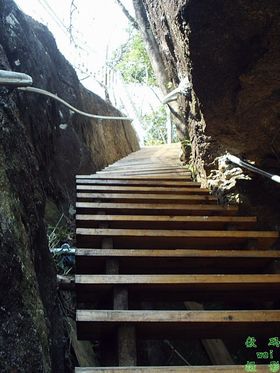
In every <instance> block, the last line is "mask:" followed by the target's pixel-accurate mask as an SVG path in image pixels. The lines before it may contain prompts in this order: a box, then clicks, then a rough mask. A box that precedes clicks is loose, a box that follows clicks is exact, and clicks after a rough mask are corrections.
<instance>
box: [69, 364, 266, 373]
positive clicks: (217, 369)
mask: <svg viewBox="0 0 280 373" xmlns="http://www.w3.org/2000/svg"><path fill="white" fill-rule="evenodd" d="M130 372H131V373H161V372H166V373H244V372H246V371H245V368H244V365H209V366H160V367H151V366H145V367H140V366H138V367H100V368H99V367H94V368H75V373H130ZM257 373H271V370H270V369H269V365H257Z"/></svg>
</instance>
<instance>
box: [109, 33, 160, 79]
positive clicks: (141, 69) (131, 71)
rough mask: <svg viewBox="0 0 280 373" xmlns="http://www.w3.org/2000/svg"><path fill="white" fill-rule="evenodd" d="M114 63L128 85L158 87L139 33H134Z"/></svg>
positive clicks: (120, 50)
mask: <svg viewBox="0 0 280 373" xmlns="http://www.w3.org/2000/svg"><path fill="white" fill-rule="evenodd" d="M118 55H119V56H118ZM112 63H113V65H114V68H115V69H117V70H118V71H120V73H121V74H122V76H123V79H124V81H125V82H126V83H140V84H147V85H156V79H155V75H154V72H153V69H152V66H151V62H150V59H149V57H148V54H147V51H146V49H145V46H144V43H143V39H142V37H141V35H140V33H139V32H133V34H132V37H131V38H130V40H129V41H128V43H127V44H126V45H123V46H122V47H121V48H120V49H119V50H118V51H116V52H115V55H114V56H113V61H112Z"/></svg>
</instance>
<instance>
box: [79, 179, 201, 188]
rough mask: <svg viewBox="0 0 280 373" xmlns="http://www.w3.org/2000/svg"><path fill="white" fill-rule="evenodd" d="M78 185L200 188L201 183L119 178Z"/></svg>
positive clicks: (84, 182)
mask: <svg viewBox="0 0 280 373" xmlns="http://www.w3.org/2000/svg"><path fill="white" fill-rule="evenodd" d="M76 183H77V184H79V185H87V184H90V185H135V186H136V185H137V186H141V185H143V186H149V185H153V186H161V187H162V186H166V187H178V188H179V187H182V188H186V187H200V183H196V182H193V181H164V180H151V179H150V180H143V179H141V178H140V179H136V178H134V179H132V180H129V179H127V178H123V179H122V178H118V179H98V178H97V179H77V180H76Z"/></svg>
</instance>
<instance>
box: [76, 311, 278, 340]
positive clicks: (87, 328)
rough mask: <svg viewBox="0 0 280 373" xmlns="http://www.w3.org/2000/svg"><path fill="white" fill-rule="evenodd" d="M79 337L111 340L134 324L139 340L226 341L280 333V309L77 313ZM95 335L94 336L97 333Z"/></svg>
mask: <svg viewBox="0 0 280 373" xmlns="http://www.w3.org/2000/svg"><path fill="white" fill-rule="evenodd" d="M76 321H77V329H78V338H80V339H88V338H89V337H90V338H92V336H93V335H94V339H100V338H105V337H109V336H110V335H112V333H114V332H115V330H116V328H117V327H118V326H119V325H133V326H135V328H136V334H137V336H138V338H148V339H156V338H160V339H161V338H184V339H186V338H189V339H190V340H192V339H193V338H194V336H196V338H223V337H228V336H229V335H231V336H232V337H233V336H236V335H239V336H244V335H250V334H252V331H253V332H254V336H259V335H262V336H263V337H271V335H278V334H279V333H280V311H279V310H250V311H248V310H243V311H232V310H229V311H160V310H156V311H150V310H149V311H147V310H141V311H115V310H106V311H104V310H77V313H76ZM93 333H94V334H93Z"/></svg>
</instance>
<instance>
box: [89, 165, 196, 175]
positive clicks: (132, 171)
mask: <svg viewBox="0 0 280 373" xmlns="http://www.w3.org/2000/svg"><path fill="white" fill-rule="evenodd" d="M123 173H128V174H133V175H135V174H136V175H144V174H150V175H152V174H157V175H161V174H163V176H164V174H174V176H176V175H177V174H184V175H186V176H187V175H188V176H191V175H192V174H191V172H190V171H187V170H186V169H184V168H177V169H168V168H163V169H156V168H150V169H148V168H146V169H139V167H137V168H136V167H135V168H134V169H133V168H131V169H128V168H126V167H120V168H119V169H114V170H110V169H104V170H102V171H97V172H96V174H97V175H100V174H103V175H106V174H110V175H113V174H116V175H117V174H123Z"/></svg>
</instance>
